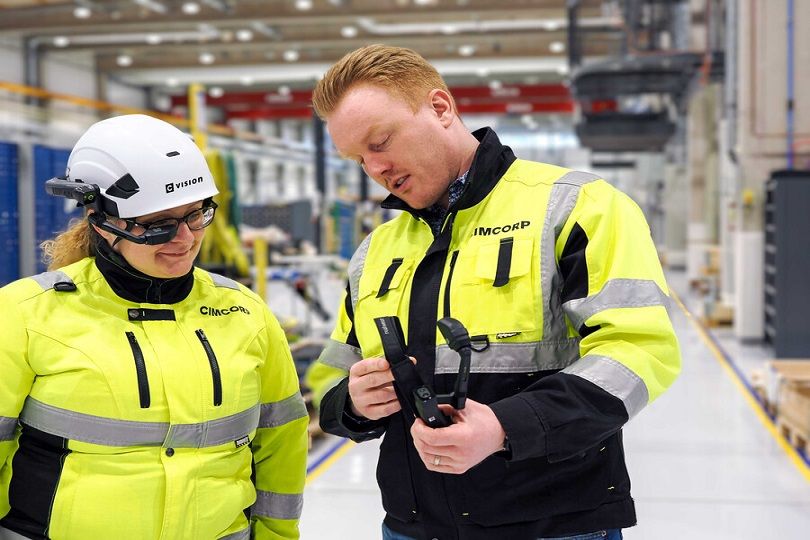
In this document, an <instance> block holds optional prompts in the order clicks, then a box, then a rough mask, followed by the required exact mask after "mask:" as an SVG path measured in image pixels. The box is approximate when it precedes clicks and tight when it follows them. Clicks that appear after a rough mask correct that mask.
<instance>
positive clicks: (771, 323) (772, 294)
mask: <svg viewBox="0 0 810 540" xmlns="http://www.w3.org/2000/svg"><path fill="white" fill-rule="evenodd" d="M765 185H766V188H765V192H766V197H765V339H766V341H768V342H770V343H771V344H772V345H773V348H774V353H775V355H776V357H777V358H802V357H807V358H810V331H808V327H809V326H808V319H810V171H797V170H783V171H775V172H773V173H772V174H771V177H770V179H769V180H768V181H767V182H766V184H765Z"/></svg>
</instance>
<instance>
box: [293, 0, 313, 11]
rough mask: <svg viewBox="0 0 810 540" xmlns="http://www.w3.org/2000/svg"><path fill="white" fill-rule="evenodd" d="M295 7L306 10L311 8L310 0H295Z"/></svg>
mask: <svg viewBox="0 0 810 540" xmlns="http://www.w3.org/2000/svg"><path fill="white" fill-rule="evenodd" d="M295 9H298V10H300V11H308V10H310V9H312V0H295Z"/></svg>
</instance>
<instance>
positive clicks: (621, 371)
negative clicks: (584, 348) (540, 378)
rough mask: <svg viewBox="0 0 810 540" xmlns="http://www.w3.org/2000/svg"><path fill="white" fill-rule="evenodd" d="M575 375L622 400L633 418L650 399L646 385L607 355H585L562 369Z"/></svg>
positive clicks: (629, 370) (628, 369) (628, 414)
mask: <svg viewBox="0 0 810 540" xmlns="http://www.w3.org/2000/svg"><path fill="white" fill-rule="evenodd" d="M563 372H564V373H570V374H571V375H577V376H578V377H582V378H583V379H585V380H587V381H591V382H592V383H593V384H595V385H596V386H598V387H599V388H601V389H602V390H604V391H605V392H607V393H608V394H610V395H612V396H615V397H617V398H619V399H621V400H622V402H623V403H624V408H625V409H627V416H628V417H629V418H633V417H634V416H635V415H636V414H638V412H639V411H640V410H641V409H643V408H644V407H645V406H646V405H647V403H648V402H649V400H650V394H649V392H648V391H647V385H646V384H644V381H643V380H641V377H639V376H638V375H636V374H635V373H633V371H632V370H631V369H630V368H628V367H627V366H625V365H624V364H622V363H620V362H617V361H616V360H614V359H613V358H609V357H607V356H597V355H590V354H589V355H587V356H583V357H582V358H580V359H579V360H578V361H577V362H575V363H573V364H571V365H570V366H568V367H567V368H565V369H564V370H563Z"/></svg>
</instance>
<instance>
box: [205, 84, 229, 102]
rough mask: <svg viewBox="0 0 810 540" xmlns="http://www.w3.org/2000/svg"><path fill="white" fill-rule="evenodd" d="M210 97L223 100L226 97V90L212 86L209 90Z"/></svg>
mask: <svg viewBox="0 0 810 540" xmlns="http://www.w3.org/2000/svg"><path fill="white" fill-rule="evenodd" d="M208 95H209V96H211V97H212V98H214V99H216V98H221V97H222V96H224V95H225V90H223V89H222V87H221V86H212V87H211V88H209V89H208Z"/></svg>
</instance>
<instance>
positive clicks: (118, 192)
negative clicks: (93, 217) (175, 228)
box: [67, 114, 218, 218]
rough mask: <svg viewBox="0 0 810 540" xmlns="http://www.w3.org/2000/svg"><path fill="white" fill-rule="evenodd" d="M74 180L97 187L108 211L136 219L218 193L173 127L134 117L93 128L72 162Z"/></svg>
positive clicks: (206, 170) (205, 169)
mask: <svg viewBox="0 0 810 540" xmlns="http://www.w3.org/2000/svg"><path fill="white" fill-rule="evenodd" d="M67 178H68V180H73V181H76V182H78V181H81V182H84V183H85V184H95V185H97V186H98V187H99V189H100V190H101V194H102V195H103V196H104V197H105V198H106V199H107V202H108V203H113V204H105V208H107V209H108V210H109V209H111V208H112V207H113V205H114V208H116V209H117V212H112V211H110V213H113V214H116V215H117V217H121V218H134V217H139V216H144V215H147V214H151V213H153V212H159V211H161V210H168V209H170V208H175V207H178V206H183V205H186V204H190V203H193V202H195V201H201V200H203V199H207V198H209V197H213V196H214V195H216V194H217V193H218V191H217V188H216V186H215V185H214V178H213V176H212V175H211V171H210V169H209V168H208V164H207V163H206V162H205V157H204V156H203V154H202V152H201V151H200V149H199V148H197V145H195V144H194V142H193V141H192V140H191V138H190V137H189V136H188V135H186V134H185V133H183V132H182V131H180V130H179V129H177V128H176V127H174V126H173V125H171V124H169V123H167V122H164V121H163V120H158V119H157V118H152V117H151V116H146V115H143V114H128V115H123V116H116V117H114V118H109V119H107V120H102V121H101V122H97V123H95V124H93V125H92V126H90V127H89V128H88V130H87V131H86V132H85V133H84V135H82V136H81V138H80V139H79V141H78V142H77V143H76V145H75V146H74V147H73V151H72V152H71V153H70V158H68V166H67Z"/></svg>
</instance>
